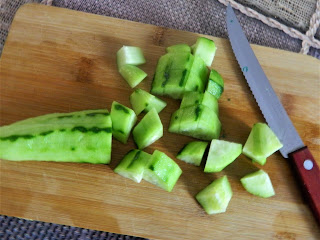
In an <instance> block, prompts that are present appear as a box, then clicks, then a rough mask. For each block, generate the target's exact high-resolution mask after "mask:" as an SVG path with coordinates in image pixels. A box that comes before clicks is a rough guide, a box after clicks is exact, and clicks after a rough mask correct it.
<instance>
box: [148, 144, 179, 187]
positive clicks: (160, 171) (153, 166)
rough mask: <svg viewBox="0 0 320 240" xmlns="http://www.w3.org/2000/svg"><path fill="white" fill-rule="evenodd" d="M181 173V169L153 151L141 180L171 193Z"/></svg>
mask: <svg viewBox="0 0 320 240" xmlns="http://www.w3.org/2000/svg"><path fill="white" fill-rule="evenodd" d="M181 173H182V170H181V168H180V167H179V165H178V164H176V163H175V161H173V160H172V159H171V158H169V157H168V156H167V155H166V154H164V153H163V152H160V151H158V150H155V151H154V152H153V154H152V157H151V160H150V162H149V164H148V166H147V167H146V169H145V171H144V173H143V179H144V180H146V181H148V182H150V183H152V184H155V185H156V186H158V187H160V188H162V189H164V190H166V191H168V192H171V191H172V189H173V187H174V185H175V184H176V182H177V181H178V179H179V177H180V175H181Z"/></svg>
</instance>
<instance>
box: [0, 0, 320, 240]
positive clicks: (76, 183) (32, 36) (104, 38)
mask: <svg viewBox="0 0 320 240" xmlns="http://www.w3.org/2000/svg"><path fill="white" fill-rule="evenodd" d="M199 36H200V35H199V34H195V33H190V32H184V31H178V30H172V29H167V28H164V27H158V26H152V25H145V24H142V23H135V22H129V21H124V20H119V19H115V18H109V17H103V16H98V15H91V14H87V13H82V12H76V11H70V10H66V9H60V8H55V7H47V6H41V5H35V4H30V5H25V6H23V7H22V8H20V10H19V11H18V13H17V15H16V17H15V19H14V21H13V24H12V26H11V29H10V33H9V36H8V39H7V41H6V43H5V47H4V50H3V53H2V57H1V59H0V94H1V95H0V96H1V98H0V99H1V102H0V104H1V105H0V114H1V121H0V125H6V124H10V123H13V122H15V121H18V120H22V119H25V118H28V117H34V116H38V115H41V114H46V113H52V112H69V111H77V110H84V109H96V108H108V109H110V106H111V103H112V101H113V100H116V101H118V102H120V103H122V104H125V105H127V106H129V107H130V102H129V95H130V94H131V93H132V89H131V88H130V87H129V85H128V84H127V83H126V82H125V81H124V80H123V79H122V78H121V76H120V75H119V73H118V71H117V66H116V52H117V50H118V49H119V48H120V47H121V46H122V45H132V46H139V47H141V48H142V49H143V51H144V54H145V57H146V59H147V63H146V64H145V65H143V66H142V69H143V70H145V71H146V72H147V73H148V77H147V78H146V80H144V81H143V83H141V84H140V85H139V86H138V87H141V88H143V89H145V90H150V85H151V79H152V76H153V73H154V69H155V66H156V63H157V60H158V58H159V57H160V56H161V55H162V54H164V53H165V47H167V46H169V45H173V44H177V43H188V44H193V43H194V42H195V41H196V39H197V37H199ZM210 38H212V39H213V40H214V41H215V42H216V45H217V47H218V50H217V54H216V57H215V60H214V63H213V65H212V67H213V68H215V69H217V70H218V71H219V72H220V73H221V74H222V76H223V77H224V80H225V92H224V94H223V96H222V97H221V99H220V100H219V103H220V105H219V106H220V119H221V122H222V126H223V131H222V137H221V138H222V139H226V140H229V141H234V142H238V143H242V144H244V143H245V141H246V139H247V137H248V135H249V132H250V129H251V127H252V125H253V124H254V123H256V122H264V118H263V116H262V114H261V112H260V110H259V108H258V106H257V104H256V102H255V100H254V98H253V96H252V94H251V92H250V90H249V88H248V86H247V84H246V82H245V79H244V78H243V76H242V73H241V71H240V70H239V67H238V64H237V62H236V60H235V57H234V55H233V53H232V51H231V47H230V45H229V42H228V41H227V40H225V39H219V38H213V37H210ZM253 50H254V51H255V53H256V55H257V58H258V59H259V61H260V63H261V65H262V67H263V69H264V70H265V72H266V74H267V76H268V78H269V79H270V81H271V84H272V85H273V87H274V89H275V91H276V93H277V94H278V96H279V98H280V100H281V101H282V103H283V104H284V107H285V109H286V110H287V112H288V114H289V115H290V117H291V119H292V121H293V123H294V125H295V127H296V128H297V130H298V132H299V134H300V136H301V137H302V139H303V141H304V143H305V144H306V145H308V147H309V149H310V151H311V152H312V154H313V155H314V157H315V159H316V161H317V162H318V164H320V161H319V160H320V158H319V157H320V148H319V145H320V133H319V131H320V129H319V125H320V122H319V119H320V111H319V109H320V97H319V95H320V94H319V84H320V81H319V80H320V64H319V63H320V62H319V61H318V60H316V59H314V58H311V57H309V56H303V55H299V54H295V53H290V52H286V51H282V50H277V49H271V48H266V47H261V46H255V45H253ZM162 99H164V100H165V101H167V103H168V106H167V107H166V108H165V109H164V110H163V111H162V112H161V114H160V117H161V120H162V122H163V125H164V129H165V132H164V136H163V137H162V138H161V139H160V140H158V141H157V142H156V143H154V144H153V145H151V146H150V147H148V148H146V151H147V152H149V153H152V152H153V151H154V150H155V149H158V150H161V151H164V152H165V153H166V154H168V155H169V156H170V157H172V158H173V159H175V155H176V154H177V152H178V151H179V150H180V149H181V148H182V146H183V145H184V144H185V143H187V142H188V141H191V140H192V138H189V137H185V136H180V135H176V134H171V133H168V131H167V129H168V125H169V121H170V116H171V113H172V112H173V111H174V110H176V109H177V108H178V106H179V101H177V100H172V99H169V98H162ZM139 118H141V116H139ZM132 148H134V143H133V140H132V137H131V138H130V141H129V143H128V144H127V145H123V144H121V143H120V142H118V141H116V140H113V146H112V162H111V164H110V165H109V166H107V165H91V164H72V163H53V162H10V161H4V160H0V163H1V172H0V173H1V182H0V187H1V193H0V194H1V204H0V207H1V209H0V213H1V214H5V215H9V216H16V217H22V218H27V219H33V220H40V221H46V222H53V223H59V224H66V225H72V226H78V227H84V228H91V229H96V230H104V231H110V232H115V233H122V234H129V235H135V236H141V237H147V238H152V239H320V231H319V227H318V226H317V224H316V221H315V219H314V218H313V216H312V213H311V211H310V210H309V207H308V206H307V204H306V202H305V200H304V199H303V197H302V194H301V192H300V189H299V186H298V184H297V180H296V178H295V176H294V174H293V171H292V167H291V165H290V163H289V162H288V161H287V160H285V159H284V158H282V156H281V155H280V154H279V153H278V152H277V153H275V154H274V155H272V156H271V157H269V158H268V161H267V163H266V165H265V166H263V167H261V166H259V165H255V164H252V163H251V161H250V160H249V159H247V158H246V157H245V156H243V155H241V156H240V157H239V158H238V159H237V160H236V161H235V162H234V163H232V164H231V165H230V166H228V167H227V168H225V169H224V170H223V171H222V172H221V173H217V174H205V173H204V172H203V164H202V166H201V167H196V166H192V165H189V164H187V163H184V162H182V161H179V160H177V159H175V160H176V162H177V163H178V164H179V166H180V167H181V168H182V170H183V174H182V176H181V177H180V179H179V181H178V182H177V184H176V186H175V188H174V189H173V192H171V193H168V192H166V191H164V190H162V189H160V188H157V187H155V186H154V185H152V184H150V183H147V182H145V181H143V182H141V183H140V184H137V183H135V182H133V181H131V180H129V179H126V178H123V177H121V176H120V175H117V174H115V173H114V172H113V169H114V167H115V166H116V165H117V163H118V162H119V161H120V160H121V158H122V157H123V156H124V154H125V153H126V152H127V151H128V150H130V149H132ZM258 168H262V169H264V170H265V171H266V172H268V173H269V175H270V178H271V180H272V182H273V184H274V188H275V191H276V196H274V197H272V198H270V199H262V198H258V197H255V196H253V195H250V194H249V193H247V192H246V191H245V190H244V189H243V187H242V186H241V184H240V181H239V180H240V178H241V177H243V176H244V175H245V174H247V173H250V172H253V171H255V170H257V169H258ZM223 175H227V176H228V178H229V180H230V183H231V186H232V189H233V193H234V194H233V198H232V199H231V201H230V204H229V207H228V209H227V212H226V213H223V214H218V215H212V216H209V215H207V214H206V213H205V212H204V211H203V209H202V208H201V206H200V205H199V204H198V203H197V202H196V200H195V198H194V196H195V195H196V194H197V193H198V192H199V191H200V190H201V189H203V188H204V187H206V186H207V185H208V184H209V183H211V182H212V181H213V180H214V179H216V178H218V177H220V176H223ZM319 185H320V183H319Z"/></svg>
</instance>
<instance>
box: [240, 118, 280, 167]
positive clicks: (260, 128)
mask: <svg viewBox="0 0 320 240" xmlns="http://www.w3.org/2000/svg"><path fill="white" fill-rule="evenodd" d="M282 146H283V145H282V143H281V142H280V141H279V139H278V138H277V136H276V135H275V134H274V133H273V131H272V130H271V129H270V128H269V127H268V125H267V124H265V123H256V124H254V125H253V128H252V129H251V132H250V135H249V137H248V139H247V141H246V143H245V145H244V147H243V151H242V152H243V154H244V155H246V156H247V157H249V158H251V159H252V160H253V161H255V162H257V163H259V164H261V165H264V164H265V163H266V161H267V157H269V156H270V155H271V154H273V153H274V152H276V151H278V150H279V149H280V148H282Z"/></svg>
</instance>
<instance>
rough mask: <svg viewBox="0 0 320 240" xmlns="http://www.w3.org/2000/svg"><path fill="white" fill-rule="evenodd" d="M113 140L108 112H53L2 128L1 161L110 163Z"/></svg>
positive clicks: (0, 130)
mask: <svg viewBox="0 0 320 240" xmlns="http://www.w3.org/2000/svg"><path fill="white" fill-rule="evenodd" d="M111 140H112V123H111V118H110V115H109V112H108V110H106V109H100V110H86V111H80V112H72V113H53V114H47V115H42V116H39V117H35V118H29V119H26V120H23V121H19V122H16V123H13V124H11V125H7V126H2V127H0V158H1V159H4V160H13V161H28V160H37V161H57V162H88V163H103V164H107V163H109V162H110V160H111V142H112V141H111Z"/></svg>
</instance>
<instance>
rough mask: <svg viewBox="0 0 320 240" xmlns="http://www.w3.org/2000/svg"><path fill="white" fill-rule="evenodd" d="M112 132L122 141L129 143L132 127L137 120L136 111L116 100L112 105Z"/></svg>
mask: <svg viewBox="0 0 320 240" xmlns="http://www.w3.org/2000/svg"><path fill="white" fill-rule="evenodd" d="M110 116H111V120H112V134H113V137H114V138H116V139H117V140H119V141H120V142H122V143H127V141H128V138H129V135H130V132H131V129H132V128H133V126H134V124H135V123H136V122H137V116H136V114H135V113H134V111H133V110H132V109H130V108H128V107H126V106H124V105H122V104H120V103H118V102H116V101H114V102H113V103H112V106H111V113H110Z"/></svg>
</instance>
